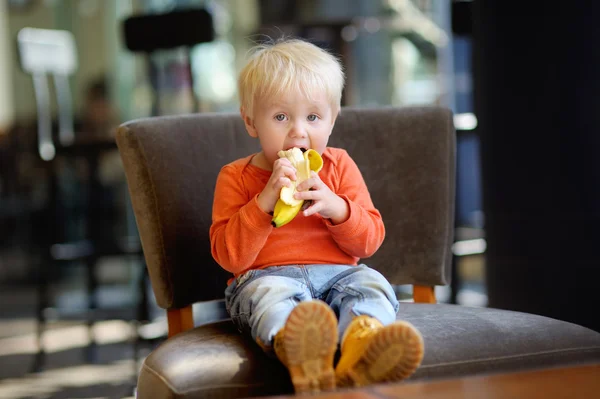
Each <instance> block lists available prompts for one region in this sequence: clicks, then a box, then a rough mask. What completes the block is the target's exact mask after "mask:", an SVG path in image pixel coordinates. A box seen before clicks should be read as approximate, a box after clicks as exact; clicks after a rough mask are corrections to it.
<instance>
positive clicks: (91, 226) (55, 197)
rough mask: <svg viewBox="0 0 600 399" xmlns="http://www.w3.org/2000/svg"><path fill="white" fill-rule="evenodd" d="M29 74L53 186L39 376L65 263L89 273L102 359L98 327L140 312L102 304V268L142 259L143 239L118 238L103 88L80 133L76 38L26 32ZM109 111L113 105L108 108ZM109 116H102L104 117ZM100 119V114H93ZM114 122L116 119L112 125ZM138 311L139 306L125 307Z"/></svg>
mask: <svg viewBox="0 0 600 399" xmlns="http://www.w3.org/2000/svg"><path fill="white" fill-rule="evenodd" d="M17 41H18V47H19V54H20V61H21V67H22V69H23V70H24V71H25V72H26V73H28V74H30V75H31V76H32V80H33V85H34V90H35V100H36V104H37V119H38V120H37V125H38V129H37V152H38V154H39V158H40V159H41V161H42V164H43V167H44V170H45V177H46V179H47V181H46V182H45V184H44V186H45V187H46V195H45V200H46V202H45V206H44V207H43V208H42V210H41V212H40V215H39V217H37V216H36V217H35V219H36V220H37V223H36V226H38V227H39V229H36V230H34V231H33V232H32V234H33V235H34V239H33V243H34V245H36V247H37V248H36V249H39V251H40V252H41V260H40V262H39V265H38V273H37V274H38V275H37V281H38V301H37V310H36V316H37V321H38V348H39V351H38V353H37V356H36V361H35V363H34V366H33V368H34V370H37V369H39V368H41V367H42V365H43V360H44V355H45V351H44V346H43V339H42V338H43V332H44V330H45V327H46V323H47V315H48V314H47V311H48V309H49V308H50V307H51V301H50V292H49V288H50V283H51V280H52V279H53V277H54V276H56V275H60V274H61V273H60V272H59V269H61V268H62V267H63V265H68V264H83V265H84V266H85V269H86V278H87V281H86V296H87V299H86V300H87V306H86V308H85V309H83V310H82V312H83V316H84V317H85V318H86V320H87V323H88V327H89V329H88V330H89V335H90V345H89V346H88V348H87V349H88V350H87V352H86V353H87V360H88V361H94V360H95V357H96V354H95V351H94V348H95V341H94V336H93V328H92V327H93V323H94V321H96V320H99V319H106V318H114V317H124V318H132V317H134V315H132V314H125V315H123V314H121V315H120V316H119V315H118V313H115V309H110V310H106V309H100V308H99V306H98V295H99V293H98V288H99V283H98V270H97V269H98V262H99V260H100V258H103V257H107V256H121V257H131V256H137V257H141V255H142V253H141V246H140V244H139V241H138V238H137V236H133V237H132V236H127V235H119V234H115V230H114V224H115V223H116V222H117V220H118V217H117V211H116V210H115V202H114V201H113V200H114V199H111V198H109V197H108V196H107V195H106V194H107V193H109V192H110V191H109V190H107V189H106V187H105V186H104V185H103V184H102V182H101V181H100V176H99V175H100V163H101V159H102V157H103V156H104V155H106V154H108V153H110V152H113V153H114V152H115V151H116V143H115V141H114V135H111V134H110V131H108V130H107V129H109V125H110V123H111V121H108V120H102V119H104V118H105V117H106V116H107V115H106V114H104V113H103V112H104V111H105V110H104V109H102V110H100V109H98V107H96V106H95V105H96V104H98V102H97V101H98V100H100V101H103V100H106V98H102V96H103V95H104V94H106V93H100V92H99V91H98V89H101V87H100V88H99V87H96V88H94V87H91V90H90V91H89V92H88V93H87V94H88V95H89V96H90V97H89V98H88V100H94V101H92V102H88V103H87V105H88V106H91V107H93V108H89V109H88V110H87V111H89V113H88V114H86V115H85V117H84V118H83V123H81V124H80V125H79V126H77V127H78V128H79V129H90V131H85V130H76V129H75V118H74V116H73V106H72V101H71V89H70V87H69V79H68V77H69V76H70V75H72V74H74V73H76V71H77V54H76V47H75V41H74V38H73V35H72V34H71V33H70V32H68V31H60V30H49V29H35V28H23V29H22V30H21V31H20V32H19V35H18V40H17ZM48 76H51V77H52V78H53V82H54V87H55V91H56V95H57V102H58V134H56V132H55V129H53V122H52V113H51V99H50V92H49V88H48V82H47V77H48ZM105 106H106V105H105ZM99 111H102V112H99ZM92 115H93V116H92ZM112 122H113V123H114V122H116V121H112ZM125 308H126V309H125V313H130V312H129V310H130V308H131V306H125ZM55 314H56V315H57V316H58V317H59V318H60V317H67V316H68V317H73V316H74V317H76V318H80V317H81V316H82V314H81V312H79V313H77V314H75V315H73V314H66V313H63V314H61V309H56V312H55Z"/></svg>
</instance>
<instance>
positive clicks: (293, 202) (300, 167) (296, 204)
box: [271, 148, 323, 227]
mask: <svg viewBox="0 0 600 399" xmlns="http://www.w3.org/2000/svg"><path fill="white" fill-rule="evenodd" d="M277 155H278V156H279V158H287V159H289V161H290V162H291V164H292V166H293V167H294V168H296V181H293V182H292V186H291V187H282V188H281V191H280V193H279V199H278V200H277V203H276V204H275V209H274V210H273V219H271V224H272V225H273V227H281V226H284V225H286V224H288V223H289V222H291V221H292V219H294V218H295V217H296V215H297V214H298V212H300V209H302V205H303V204H304V200H298V199H295V198H294V194H295V193H296V191H297V190H296V187H297V186H298V184H300V183H302V182H303V181H304V180H306V179H308V178H309V177H310V172H311V171H315V172H317V173H319V171H320V170H321V169H322V168H323V158H321V155H319V153H318V152H317V151H315V150H306V151H305V152H304V153H302V150H301V149H300V148H291V149H289V150H287V151H279V152H278V153H277Z"/></svg>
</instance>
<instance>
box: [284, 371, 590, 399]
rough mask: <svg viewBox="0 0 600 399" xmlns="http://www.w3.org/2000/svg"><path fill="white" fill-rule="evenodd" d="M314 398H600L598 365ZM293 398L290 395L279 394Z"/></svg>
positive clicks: (381, 387)
mask: <svg viewBox="0 0 600 399" xmlns="http://www.w3.org/2000/svg"><path fill="white" fill-rule="evenodd" d="M309 397H310V398H315V399H391V398H402V399H459V398H460V399H475V398H477V399H481V398H485V399H489V398H492V399H500V398H502V399H504V398H509V399H514V398H528V399H548V398H564V399H574V398H577V399H588V398H589V399H593V398H600V364H598V365H591V366H580V367H572V368H561V369H559V368H556V369H547V370H536V371H527V372H521V373H509V374H494V375H486V376H477V377H464V378H456V379H450V380H434V381H429V382H413V383H409V382H405V383H395V384H381V385H377V386H371V387H366V388H363V389H359V390H340V391H337V392H331V393H321V394H319V395H314V396H309ZM279 398H280V399H283V398H292V396H280V397H279Z"/></svg>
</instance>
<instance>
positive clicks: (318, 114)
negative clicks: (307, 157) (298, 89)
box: [243, 92, 337, 165]
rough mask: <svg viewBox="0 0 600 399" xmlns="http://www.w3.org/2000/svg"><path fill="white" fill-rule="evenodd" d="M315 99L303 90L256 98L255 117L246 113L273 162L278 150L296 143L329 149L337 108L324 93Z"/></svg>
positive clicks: (252, 130)
mask: <svg viewBox="0 0 600 399" xmlns="http://www.w3.org/2000/svg"><path fill="white" fill-rule="evenodd" d="M312 97H313V98H312V100H309V99H307V98H306V97H305V96H304V95H302V94H299V93H294V92H292V93H288V94H285V95H282V96H280V97H278V98H271V99H265V100H259V101H255V103H254V117H253V118H248V117H247V115H243V118H244V121H245V123H246V128H247V129H248V133H249V134H250V136H252V137H258V139H259V140H260V145H261V147H262V150H263V153H264V155H265V158H266V159H267V160H268V162H269V165H273V162H275V161H276V160H277V159H278V158H279V157H278V156H277V152H279V151H280V150H287V149H290V148H292V147H299V148H305V149H309V148H312V149H313V150H316V151H318V152H319V153H320V154H322V153H323V151H325V147H327V142H328V141H329V135H330V134H331V130H332V129H333V125H334V123H335V119H336V117H337V112H336V111H334V110H333V109H332V107H331V105H330V103H329V101H328V100H327V97H326V96H325V95H324V94H319V95H313V96H312Z"/></svg>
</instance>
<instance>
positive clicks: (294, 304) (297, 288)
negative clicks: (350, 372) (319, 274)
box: [225, 266, 338, 393]
mask: <svg viewBox="0 0 600 399" xmlns="http://www.w3.org/2000/svg"><path fill="white" fill-rule="evenodd" d="M305 283H306V281H305V280H304V278H303V274H302V272H301V271H300V270H298V269H297V268H295V267H292V266H289V267H273V268H267V269H264V270H256V271H250V272H249V274H248V275H243V276H241V277H240V278H238V279H237V281H235V282H233V283H232V284H231V286H230V287H229V288H228V289H227V290H226V295H225V297H226V304H227V308H228V311H229V313H230V315H231V317H232V320H234V322H235V323H236V324H237V325H238V328H240V329H241V330H242V331H249V332H250V333H251V335H252V337H253V338H254V340H255V341H256V342H257V343H258V344H259V345H260V346H261V347H262V348H263V349H264V350H265V351H266V352H267V353H272V349H273V346H274V349H275V353H276V355H277V357H278V358H279V359H280V360H281V361H282V363H283V364H284V365H285V366H286V367H287V368H288V370H289V372H290V376H291V379H292V382H293V384H294V388H295V390H296V392H297V393H299V392H319V391H320V390H328V389H333V388H335V377H334V371H333V357H334V354H335V351H336V349H337V342H338V339H337V320H336V317H335V313H334V312H333V311H332V310H331V308H329V306H327V304H325V303H324V302H322V301H313V300H312V296H311V293H310V289H309V288H307V285H306V284H305Z"/></svg>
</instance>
